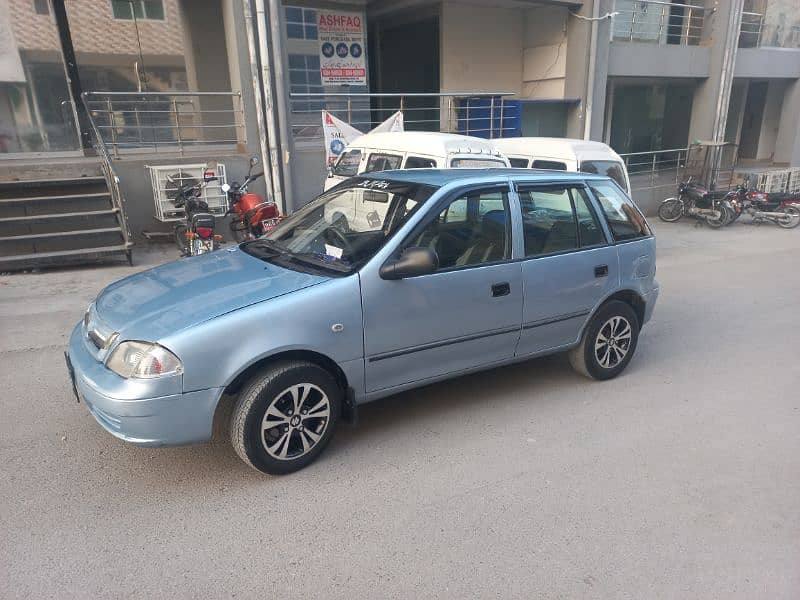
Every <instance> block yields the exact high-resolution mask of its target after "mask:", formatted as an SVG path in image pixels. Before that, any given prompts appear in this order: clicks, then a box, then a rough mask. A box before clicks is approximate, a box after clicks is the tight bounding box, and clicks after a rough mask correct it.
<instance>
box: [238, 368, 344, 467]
mask: <svg viewBox="0 0 800 600" xmlns="http://www.w3.org/2000/svg"><path fill="white" fill-rule="evenodd" d="M341 399H342V391H341V389H340V387H339V386H338V385H337V383H336V381H335V380H334V378H333V377H332V376H331V374H330V373H328V371H326V370H325V369H323V368H321V367H319V366H317V365H315V364H313V363H309V362H305V361H290V362H283V363H278V364H276V365H274V366H271V367H269V368H267V369H265V370H264V371H261V372H260V373H258V374H256V375H255V376H254V377H253V378H252V379H251V380H250V381H249V382H248V383H247V384H246V385H245V386H244V388H242V391H241V393H240V394H239V398H238V400H237V401H236V405H235V407H234V409H233V416H232V418H231V442H232V444H233V447H234V449H235V450H236V453H237V454H238V455H239V457H240V458H241V459H242V460H243V461H244V462H246V463H247V464H249V465H250V466H251V467H253V468H254V469H257V470H259V471H261V472H263V473H269V474H271V475H283V474H285V473H291V472H293V471H297V470H299V469H302V468H303V467H305V466H306V465H308V464H310V463H311V462H313V461H314V460H315V459H316V458H317V457H318V456H319V455H320V454H321V453H322V451H323V450H324V449H325V446H326V445H327V443H328V442H329V441H330V439H331V437H332V436H333V431H334V429H335V428H336V424H337V423H338V421H339V414H340V412H341Z"/></svg>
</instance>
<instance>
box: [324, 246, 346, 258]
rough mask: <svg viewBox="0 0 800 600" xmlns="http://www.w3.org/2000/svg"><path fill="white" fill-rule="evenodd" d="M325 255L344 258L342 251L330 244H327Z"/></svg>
mask: <svg viewBox="0 0 800 600" xmlns="http://www.w3.org/2000/svg"><path fill="white" fill-rule="evenodd" d="M325 254H327V255H328V256H332V257H333V258H342V249H341V248H338V247H336V246H331V245H330V244H325Z"/></svg>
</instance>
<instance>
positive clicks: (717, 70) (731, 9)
mask: <svg viewBox="0 0 800 600" xmlns="http://www.w3.org/2000/svg"><path fill="white" fill-rule="evenodd" d="M743 5H744V0H724V1H722V0H708V1H707V2H706V9H707V10H706V13H705V22H704V26H703V39H702V43H704V44H708V45H709V46H710V49H711V56H710V69H709V77H708V78H706V79H705V80H703V81H702V83H700V85H698V86H697V89H696V91H695V95H694V103H693V106H692V116H691V121H690V125H689V140H690V142H691V141H694V140H723V139H724V138H725V125H726V121H727V116H728V105H729V103H730V93H731V86H732V84H733V69H734V64H735V62H736V51H737V48H738V41H739V26H740V24H741V19H742V7H743Z"/></svg>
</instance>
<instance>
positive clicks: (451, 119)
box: [447, 96, 453, 133]
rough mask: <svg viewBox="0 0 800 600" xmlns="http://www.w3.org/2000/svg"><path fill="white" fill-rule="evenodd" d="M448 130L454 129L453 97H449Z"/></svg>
mask: <svg viewBox="0 0 800 600" xmlns="http://www.w3.org/2000/svg"><path fill="white" fill-rule="evenodd" d="M447 131H448V132H450V133H452V131H453V97H452V96H448V97H447Z"/></svg>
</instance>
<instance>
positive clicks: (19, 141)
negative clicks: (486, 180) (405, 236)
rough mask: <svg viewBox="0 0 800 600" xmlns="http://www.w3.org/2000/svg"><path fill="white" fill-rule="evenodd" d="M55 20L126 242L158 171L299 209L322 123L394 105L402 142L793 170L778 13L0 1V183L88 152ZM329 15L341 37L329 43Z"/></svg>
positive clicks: (145, 218)
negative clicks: (124, 222) (580, 150)
mask: <svg viewBox="0 0 800 600" xmlns="http://www.w3.org/2000/svg"><path fill="white" fill-rule="evenodd" d="M59 4H61V5H63V6H64V7H65V9H66V15H67V17H68V23H67V24H66V28H67V30H68V32H69V34H70V35H69V37H70V42H71V45H72V50H73V51H74V62H75V63H76V65H75V67H76V68H75V70H73V71H72V73H77V75H78V77H79V79H80V86H81V89H82V90H83V91H85V92H92V93H93V94H94V95H93V96H90V100H92V102H94V104H92V103H91V102H89V103H88V104H89V105H88V106H87V107H86V108H87V109H88V113H89V114H90V116H91V117H92V118H93V119H94V121H95V125H99V126H100V131H101V135H102V136H103V137H104V138H105V141H106V144H107V146H108V147H109V148H110V149H111V150H112V154H113V155H114V156H113V160H114V161H115V167H116V170H117V171H118V172H119V174H120V179H121V185H122V187H123V192H124V193H125V195H126V197H127V199H128V207H129V208H128V210H129V212H130V213H131V215H132V216H133V219H134V221H135V223H136V225H135V226H134V229H145V228H146V227H149V226H153V223H152V215H151V214H150V213H151V212H152V211H151V209H152V200H151V198H150V196H151V195H152V194H151V192H150V190H149V181H148V180H147V178H146V177H144V176H143V169H144V165H145V164H158V163H159V162H161V163H164V162H165V161H166V162H173V163H180V162H187V161H188V162H193V163H196V162H198V161H201V160H208V159H212V158H213V159H215V160H220V159H224V160H225V161H226V163H227V164H229V165H230V167H229V173H230V175H231V176H232V177H234V178H235V177H237V176H240V175H241V172H243V171H244V169H245V168H246V163H247V159H248V158H249V156H250V155H258V156H260V157H261V158H262V160H264V162H266V163H267V164H265V167H266V168H265V172H266V174H267V177H266V178H265V182H264V187H263V188H261V189H262V191H264V192H265V193H268V194H270V195H273V196H275V197H276V199H278V200H279V201H280V202H281V203H282V204H283V207H284V210H287V211H290V210H292V209H294V208H296V207H298V206H301V205H302V204H305V203H306V202H308V201H309V200H310V199H311V198H313V196H314V195H315V194H316V193H318V192H319V191H320V190H321V189H322V184H323V180H324V178H325V160H324V142H323V137H322V127H321V113H320V111H321V110H323V109H327V110H330V111H332V112H333V113H334V114H335V115H336V116H339V117H340V118H343V119H344V120H347V121H349V122H350V123H352V124H353V125H354V126H355V127H357V128H358V129H361V130H362V131H367V130H369V129H370V128H371V127H372V126H373V125H375V124H377V123H378V122H380V121H381V120H382V119H383V118H385V117H386V116H388V115H389V114H391V112H393V111H394V110H398V109H402V110H403V111H404V114H405V122H406V129H439V130H449V131H461V132H464V133H469V134H473V135H483V136H484V137H492V136H498V135H531V136H556V137H560V136H566V137H578V138H587V139H597V140H602V141H605V142H607V143H609V144H610V145H611V146H612V147H613V148H614V149H615V150H616V151H617V152H619V153H621V154H630V153H637V155H638V153H644V154H645V155H647V156H648V159H649V156H650V155H653V154H654V153H656V154H657V153H663V152H666V151H669V150H676V149H682V148H685V147H686V146H687V145H688V144H690V143H691V142H692V141H695V140H717V141H721V140H726V141H729V142H733V143H735V144H738V148H739V156H740V159H741V161H744V162H745V163H748V161H749V163H748V164H752V165H753V166H754V167H758V168H770V167H773V166H776V167H780V166H788V165H791V166H798V165H800V121H799V119H800V83H799V81H800V5H798V3H797V2H796V0H695V2H694V3H689V0H686V1H685V2H671V1H656V0H594V1H592V0H585V1H583V2H579V1H577V0H576V1H571V0H551V1H538V0H537V1H533V0H495V1H493V2H482V1H480V0H445V1H430V0H348V1H338V0H286V1H285V2H283V3H281V2H279V1H278V0H192V1H189V0H0V22H1V23H2V25H1V26H0V176H1V175H5V176H6V177H13V176H15V175H14V173H15V172H18V171H19V170H21V169H24V165H25V162H26V161H36V160H40V158H41V156H49V157H58V158H59V159H63V160H67V159H68V158H69V157H80V156H84V155H91V154H92V151H91V150H89V149H87V148H85V147H84V146H86V144H85V142H82V140H81V135H80V134H81V129H82V127H85V125H83V124H82V123H81V122H80V121H81V114H80V110H77V109H76V108H75V104H76V102H79V101H80V99H76V98H75V97H74V96H75V90H74V86H73V85H70V83H71V82H70V81H68V77H71V76H70V70H69V69H68V68H65V65H68V63H69V62H70V61H69V57H68V56H67V55H65V53H64V43H65V42H64V36H63V35H60V33H63V32H61V31H60V29H59V28H60V27H61V28H62V29H63V28H64V26H65V25H64V24H63V23H62V24H59V23H58V22H57V19H56V18H55V16H54V11H53V7H54V6H56V5H59ZM339 17H342V18H350V19H351V21H350V23H351V25H352V24H354V23H356V22H357V26H355V27H354V28H353V29H351V30H349V31H334V32H333V33H332V32H331V31H330V30H329V29H328V28H327V24H330V23H334V24H336V23H339V21H336V19H337V18H339ZM321 18H322V19H323V20H322V21H321V20H320V19H321ZM331 18H332V19H334V20H333V21H331V20H330V19H331ZM355 18H357V21H356V20H353V19H355ZM326 19H327V20H326ZM343 22H344V21H342V23H343ZM334 29H335V28H334ZM337 35H338V36H345V37H336V36H337ZM331 36H333V37H331ZM329 39H331V40H333V41H334V43H333V44H332V45H331V46H330V48H331V52H333V51H334V46H335V52H337V53H338V52H339V51H340V46H342V45H345V46H347V50H346V51H345V50H342V52H344V55H346V56H347V60H349V61H350V63H352V64H350V66H351V67H354V68H353V69H350V70H349V71H348V72H347V74H346V75H342V73H343V72H342V73H338V74H336V72H335V69H334V70H333V71H332V70H330V65H331V64H333V63H332V62H331V61H330V59H334V60H335V58H336V57H335V56H328V55H326V54H325V52H326V46H325V44H326V40H329ZM342 39H347V43H346V44H342V43H340V42H341V40H342ZM337 40H339V43H337ZM354 44H355V46H357V51H356V50H353V47H354ZM356 54H358V56H356ZM339 57H340V58H342V55H339ZM343 60H344V59H343ZM198 92H201V93H203V94H206V95H195V96H192V94H194V93H198ZM125 93H126V94H130V96H128V97H121V96H115V95H113V94H125ZM213 94H217V95H213ZM481 94H482V95H484V97H483V98H480V99H477V100H476V99H475V98H473V96H475V95H481ZM126 102H127V103H126ZM136 103H139V104H136ZM481 103H483V104H481ZM498 105H499V106H501V108H499V111H500V112H499V113H498V112H497V111H498ZM470 110H472V111H473V112H472V113H471V114H472V115H476V114H482V115H483V116H482V117H480V118H478V117H470V116H469V114H470V113H469V111H470ZM481 111H483V112H482V113H481ZM465 114H466V115H467V117H466V118H465V116H464V115H465ZM484 121H487V122H490V124H489V125H488V126H487V125H486V124H485V123H484ZM476 122H478V123H480V126H476V125H475V123H476ZM498 122H499V126H498ZM648 153H649V154H648ZM15 170H16V171H15Z"/></svg>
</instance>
